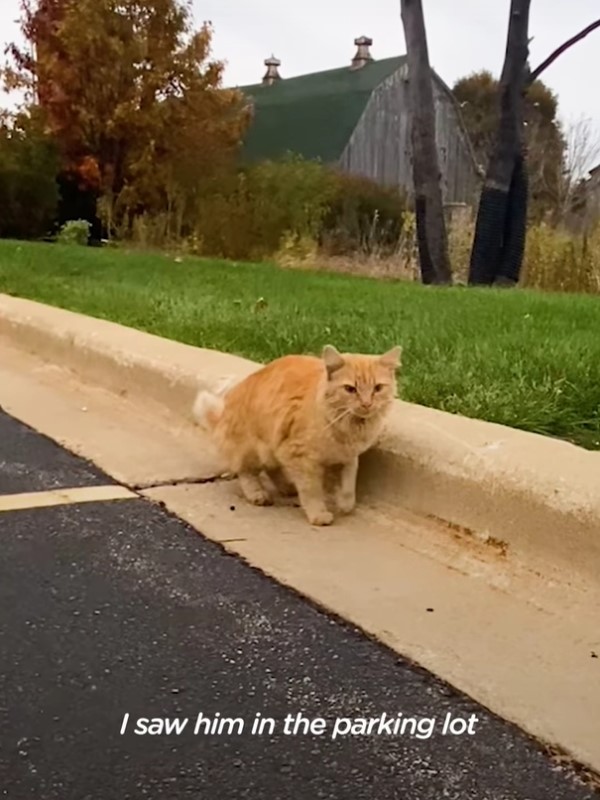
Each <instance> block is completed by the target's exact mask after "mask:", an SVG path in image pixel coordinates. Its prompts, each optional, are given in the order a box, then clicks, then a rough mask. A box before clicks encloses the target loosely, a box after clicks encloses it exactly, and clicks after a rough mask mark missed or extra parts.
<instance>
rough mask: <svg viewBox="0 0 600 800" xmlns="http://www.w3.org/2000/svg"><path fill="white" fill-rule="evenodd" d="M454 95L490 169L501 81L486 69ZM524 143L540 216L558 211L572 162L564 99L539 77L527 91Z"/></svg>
mask: <svg viewBox="0 0 600 800" xmlns="http://www.w3.org/2000/svg"><path fill="white" fill-rule="evenodd" d="M453 92H454V95H455V97H456V99H457V101H458V102H459V104H460V106H461V111H462V116H463V119H464V121H465V125H466V127H467V130H468V132H469V136H470V138H471V142H472V144H473V149H474V151H475V155H476V158H477V160H478V162H479V164H480V165H481V166H482V167H483V168H484V169H485V168H486V167H487V164H488V161H489V158H490V155H491V152H492V148H493V146H494V142H495V136H496V131H497V128H498V122H499V115H500V108H499V105H498V94H499V81H498V80H497V79H496V78H494V76H493V75H492V73H491V72H488V71H485V70H484V71H482V72H476V73H473V74H472V75H469V76H468V77H466V78H462V79H460V80H459V81H457V82H456V84H455V85H454V88H453ZM524 128H525V130H524V141H525V147H526V150H527V156H528V158H527V167H528V173H529V187H530V193H531V210H532V214H533V215H534V216H536V217H541V216H542V215H544V214H545V213H547V212H549V211H555V210H556V208H557V206H558V204H559V197H560V195H561V185H562V177H561V172H562V170H563V169H564V168H565V165H566V160H565V159H566V152H565V151H566V141H565V136H564V134H563V131H562V129H561V125H560V122H559V120H558V99H557V97H556V95H555V94H554V92H552V90H551V89H549V88H548V87H547V86H546V85H545V84H544V83H542V81H535V82H534V83H533V84H532V85H531V86H530V87H529V88H528V91H527V93H526V95H525V103H524Z"/></svg>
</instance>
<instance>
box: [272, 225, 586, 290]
mask: <svg viewBox="0 0 600 800" xmlns="http://www.w3.org/2000/svg"><path fill="white" fill-rule="evenodd" d="M474 231H475V222H474V219H473V218H472V217H470V218H469V217H468V216H466V215H461V217H460V218H457V220H456V221H455V222H454V224H451V225H449V229H448V246H449V250H450V262H451V264H452V272H453V275H454V282H455V283H457V284H465V283H466V282H467V278H468V272H469V258H470V253H471V247H472V243H473V234H474ZM275 261H276V262H277V263H278V264H279V265H280V266H283V267H291V268H294V267H295V268H301V269H306V268H310V269H318V270H320V271H324V272H337V273H341V274H345V275H364V276H366V277H370V278H380V279H383V280H401V281H418V280H419V279H420V275H419V267H418V260H417V251H416V238H415V227H414V219H410V220H409V221H408V222H407V224H405V226H404V230H403V232H402V235H401V237H400V240H399V241H398V243H397V246H396V248H395V249H394V251H393V252H392V253H391V254H390V253H388V254H385V253H384V252H383V248H378V247H377V245H376V243H375V246H372V247H370V248H369V249H368V250H367V249H365V250H363V251H357V252H355V253H354V254H353V255H344V256H332V255H328V254H327V253H326V252H322V251H319V250H318V249H317V247H316V245H315V243H314V242H311V241H310V240H307V241H303V242H296V243H295V244H293V243H290V242H289V241H288V242H287V244H286V245H285V246H284V247H283V248H282V249H281V250H280V251H279V252H278V253H277V255H276V257H275ZM521 285H522V286H523V287H525V288H530V289H539V290H542V291H550V292H570V293H572V292H581V293H584V294H600V224H599V225H598V226H596V228H595V229H594V230H592V231H591V232H589V233H587V234H581V233H579V234H575V233H571V232H568V231H566V230H562V229H560V228H552V227H550V226H549V225H547V224H545V223H541V224H538V225H534V226H531V227H530V228H529V231H528V234H527V247H526V251H525V260H524V264H523V273H522V279H521Z"/></svg>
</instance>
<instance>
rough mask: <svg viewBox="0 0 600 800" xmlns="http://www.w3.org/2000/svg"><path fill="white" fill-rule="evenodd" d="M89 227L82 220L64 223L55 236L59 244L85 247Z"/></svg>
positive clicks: (88, 235) (88, 236) (88, 224)
mask: <svg viewBox="0 0 600 800" xmlns="http://www.w3.org/2000/svg"><path fill="white" fill-rule="evenodd" d="M90 228H91V225H90V223H89V222H87V221H86V220H84V219H75V220H70V221H69V222H65V224H64V225H63V226H62V228H61V229H60V232H59V234H58V236H57V241H58V242H59V243H60V244H71V245H73V244H76V245H87V243H88V241H89V238H90Z"/></svg>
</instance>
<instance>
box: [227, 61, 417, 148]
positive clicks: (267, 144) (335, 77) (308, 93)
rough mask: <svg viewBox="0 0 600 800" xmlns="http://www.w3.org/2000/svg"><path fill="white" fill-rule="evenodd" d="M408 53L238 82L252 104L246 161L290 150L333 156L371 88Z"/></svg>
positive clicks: (387, 74) (345, 142)
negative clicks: (266, 82) (358, 65)
mask: <svg viewBox="0 0 600 800" xmlns="http://www.w3.org/2000/svg"><path fill="white" fill-rule="evenodd" d="M405 61H406V56H398V57H396V58H386V59H383V60H381V61H372V62H370V63H368V64H366V65H365V66H364V67H361V68H360V69H355V70H353V69H350V68H349V67H342V68H341V69H330V70H326V71H325V72H315V73H312V74H310V75H300V76H298V77H296V78H284V79H282V80H278V81H277V82H276V83H274V84H273V85H271V86H264V85H263V84H256V85H254V86H242V87H240V88H241V91H242V92H244V94H245V95H247V96H248V97H250V98H251V99H252V101H253V103H254V111H255V115H254V120H253V122H252V125H251V126H250V130H249V131H248V134H247V136H246V141H245V143H244V149H243V156H244V159H245V160H247V161H258V160H260V159H267V158H278V157H279V156H283V155H285V154H286V153H288V152H293V153H296V154H298V155H301V156H304V158H307V159H317V158H318V159H321V160H322V161H324V162H327V163H331V162H334V161H337V160H338V159H339V158H340V156H341V155H342V153H343V151H344V148H345V147H346V145H347V144H348V140H349V139H350V136H351V134H352V132H353V131H354V129H355V128H356V125H357V124H358V121H359V119H360V117H361V115H362V113H363V111H364V110H365V107H366V105H367V102H368V100H369V98H370V97H371V95H372V93H373V91H374V90H375V89H376V88H377V86H379V84H380V83H382V82H383V81H384V80H385V79H386V78H388V77H389V76H390V75H392V74H393V73H394V72H396V70H398V69H399V68H400V67H401V66H403V64H404V63H405Z"/></svg>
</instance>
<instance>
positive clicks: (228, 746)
mask: <svg viewBox="0 0 600 800" xmlns="http://www.w3.org/2000/svg"><path fill="white" fill-rule="evenodd" d="M112 483H114V482H113V481H112V480H111V479H110V478H108V477H107V476H106V475H103V474H102V473H101V472H100V471H98V470H97V469H96V468H95V467H94V466H93V465H90V464H88V463H86V462H84V461H82V460H81V459H78V458H76V457H75V456H73V455H71V454H70V453H67V452H65V451H64V450H62V449H61V448H60V447H58V446H57V445H56V444H54V443H53V442H50V441H49V440H47V439H46V438H44V437H43V436H41V435H39V434H38V433H36V432H34V431H31V430H30V429H28V428H27V427H25V426H24V425H22V424H20V423H19V422H17V421H16V420H13V419H11V418H10V417H8V416H6V415H5V414H3V413H1V412H0V495H11V494H16V493H23V492H39V491H47V490H50V489H57V488H74V487H84V486H98V485H107V484H112ZM231 526H232V536H234V535H235V514H233V513H232V517H231ZM0 542H1V544H2V555H1V557H0V796H1V797H7V798H11V800H25V798H36V799H39V800H113V799H114V800H138V798H155V799H156V800H180V799H181V800H183V798H194V799H195V800H204V798H206V799H207V800H208V799H209V798H210V800H243V798H252V800H318V799H319V798H324V799H325V800H392V798H393V799H394V800H592V798H594V797H597V796H598V795H597V794H595V793H594V791H593V790H592V789H591V788H589V787H586V786H584V785H582V784H581V783H579V782H578V780H577V778H576V777H575V776H574V775H573V774H572V773H571V772H569V771H565V770H564V769H562V768H560V767H559V766H558V765H557V763H556V762H555V761H554V760H553V759H551V758H550V757H549V756H548V755H546V754H545V752H544V751H543V750H542V748H541V747H540V746H539V745H538V744H537V743H536V742H534V741H532V740H531V739H530V738H529V737H527V736H526V735H525V734H524V733H522V732H521V731H519V730H518V729H516V728H515V727H514V726H512V725H511V724H509V723H507V722H505V721H503V720H500V719H498V718H497V717H495V716H493V715H492V714H490V713H489V712H487V711H486V710H485V709H484V708H482V707H481V706H479V705H477V704H476V703H474V702H473V701H471V700H470V699H468V698H466V697H464V696H463V695H461V694H460V693H459V692H457V691H455V690H454V689H452V688H451V687H449V686H447V685H446V684H445V683H443V682H442V681H440V680H439V679H437V678H436V677H434V676H432V675H430V674H429V673H427V672H425V671H424V670H421V669H420V668H418V667H416V666H414V665H412V664H410V663H408V662H406V661H405V660H403V659H402V658H399V657H398V656H397V654H395V653H393V652H391V651H389V650H387V649H386V648H384V647H383V646H380V645H379V644H377V643H375V642H373V641H371V640H369V639H368V638H367V637H365V636H364V635H363V634H361V633H360V632H359V631H357V630H355V629H354V628H352V627H351V626H349V625H346V624H344V623H343V622H341V621H339V620H335V619H332V618H330V617H329V616H328V615H327V614H325V613H324V612H322V611H320V610H318V609H316V608H314V607H313V606H311V605H310V604H309V603H308V602H306V601H305V600H303V599H302V598H300V597H298V596H297V595H295V594H294V593H293V592H291V591H289V590H288V589H286V588H284V587H281V586H279V585H277V584H276V583H274V582H273V581H271V580H269V579H268V578H266V577H265V576H263V575H262V574H261V573H259V572H258V571H256V570H254V569H252V568H251V567H249V566H247V565H246V564H244V563H242V562H241V561H240V560H238V559H236V558H234V557H231V556H228V555H227V554H225V553H224V552H223V551H222V550H221V549H220V548H219V547H218V546H217V545H216V544H214V543H211V542H208V541H206V540H205V539H203V537H202V536H201V535H199V534H198V533H197V532H196V531H194V530H192V529H191V528H190V527H189V526H187V525H186V524H184V523H183V522H181V521H179V520H177V519H175V518H174V517H172V516H171V515H169V514H168V513H167V512H165V511H164V510H163V509H162V508H160V507H158V506H156V505H152V504H151V503H150V502H148V501H146V500H143V499H131V500H119V501H106V502H101V503H88V504H77V505H62V506H55V507H51V508H43V509H40V508H36V509H25V510H19V511H0ZM334 569H335V564H332V570H334ZM398 613H399V614H401V613H402V608H398ZM523 658H527V653H523ZM548 701H549V702H551V701H552V698H548ZM383 714H386V715H387V716H386V718H385V719H383V720H382V715H383ZM126 715H129V716H126ZM199 715H201V716H200V718H199ZM297 715H302V717H301V718H298V717H297ZM400 715H402V716H400ZM448 715H450V717H449V719H450V720H453V722H452V723H451V725H452V726H453V728H454V729H455V730H460V729H461V728H463V727H465V726H467V725H469V726H470V727H471V728H472V729H473V730H474V732H473V733H472V734H470V733H468V732H465V733H462V734H461V735H456V734H452V733H449V732H447V733H445V734H444V732H443V724H444V721H445V720H446V719H447V718H448ZM165 719H168V720H170V723H169V725H170V727H171V732H170V733H167V732H165V730H164V728H165V725H166V723H165V722H164V720H165ZM199 719H200V721H198V720H199ZM286 719H287V731H286V728H285V723H286ZM298 719H299V723H298V726H297V728H296V731H295V732H294V722H295V721H296V720H298ZM140 720H142V721H140ZM152 720H154V722H152ZM160 720H162V722H161V721H160ZM175 720H178V722H175ZM185 720H187V722H185ZM257 720H258V721H257ZM271 720H272V722H271ZM307 720H308V722H307ZM319 720H320V721H319ZM360 720H365V722H361V721H360ZM369 720H374V722H371V723H370V732H369V731H368V730H367V729H368V728H369ZM390 720H392V722H395V723H396V724H397V727H396V730H395V731H394V730H393V725H392V728H390V725H389V723H390ZM402 720H404V726H405V727H404V729H402V728H401V723H402ZM315 721H316V722H315ZM386 722H387V723H388V727H386V725H385V723H386ZM309 723H310V724H312V725H313V731H312V732H308V733H305V732H304V730H305V726H306V725H307V724H309ZM261 725H262V733H260V732H259V731H258V730H255V732H253V726H255V727H256V729H258V728H259V727H260V726H261ZM178 727H179V730H180V732H179V733H178V732H177V728H178ZM207 729H208V731H207ZM390 730H391V732H390ZM121 731H123V732H121Z"/></svg>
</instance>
